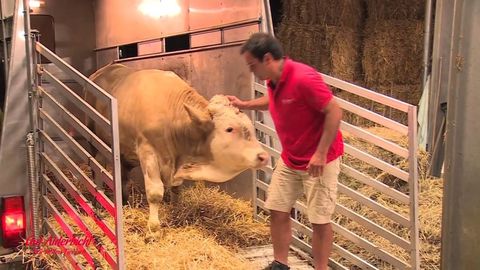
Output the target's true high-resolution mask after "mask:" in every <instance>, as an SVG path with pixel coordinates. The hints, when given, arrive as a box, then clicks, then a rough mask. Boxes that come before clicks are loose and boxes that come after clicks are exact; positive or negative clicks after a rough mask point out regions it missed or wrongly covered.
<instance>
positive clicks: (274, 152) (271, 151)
mask: <svg viewBox="0 0 480 270" xmlns="http://www.w3.org/2000/svg"><path fill="white" fill-rule="evenodd" d="M260 144H261V145H262V147H263V149H265V151H267V152H268V154H270V155H271V156H273V157H275V158H280V152H279V151H278V150H276V149H273V148H271V147H270V146H268V145H266V144H264V143H260Z"/></svg>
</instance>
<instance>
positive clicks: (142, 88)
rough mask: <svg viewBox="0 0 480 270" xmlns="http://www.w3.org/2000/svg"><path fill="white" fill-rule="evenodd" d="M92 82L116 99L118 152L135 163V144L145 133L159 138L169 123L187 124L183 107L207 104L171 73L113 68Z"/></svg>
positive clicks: (201, 106)
mask: <svg viewBox="0 0 480 270" xmlns="http://www.w3.org/2000/svg"><path fill="white" fill-rule="evenodd" d="M94 75H95V74H94ZM92 77H94V76H93V75H92ZM93 81H94V82H95V83H97V84H98V85H99V86H101V87H102V88H104V89H105V90H106V91H108V92H109V93H110V94H111V95H112V96H114V97H115V98H116V99H117V104H118V118H119V129H120V145H121V151H122V154H123V155H124V156H125V157H126V158H127V159H130V160H133V159H135V156H136V154H135V151H136V150H135V149H136V143H137V142H138V139H139V138H141V136H142V134H144V132H145V131H149V132H151V131H152V130H153V132H155V133H158V136H156V137H162V135H161V134H160V133H161V132H163V131H165V130H166V129H168V127H167V126H168V125H169V124H171V123H172V122H176V123H179V122H180V123H182V122H187V121H188V122H189V121H190V119H189V118H188V114H187V113H186V111H185V109H184V106H183V104H184V103H187V104H189V105H193V106H194V107H199V108H205V107H206V106H207V103H208V102H207V101H206V100H205V98H203V97H202V96H200V95H199V94H198V93H197V92H196V91H195V90H193V89H192V88H191V87H190V86H189V85H188V84H187V83H186V82H185V81H183V80H182V79H181V78H180V77H178V76H177V75H176V74H175V73H173V72H170V71H162V70H139V71H134V70H132V69H130V68H128V67H125V66H114V67H111V68H109V69H107V70H105V71H104V72H102V74H99V75H98V76H95V77H94V78H93Z"/></svg>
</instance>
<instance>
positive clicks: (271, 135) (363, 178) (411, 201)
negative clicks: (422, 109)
mask: <svg viewBox="0 0 480 270" xmlns="http://www.w3.org/2000/svg"><path fill="white" fill-rule="evenodd" d="M264 3H265V5H264V9H265V10H269V5H268V0H265V1H264ZM265 10H264V11H263V16H262V17H263V20H262V23H261V30H262V31H264V32H270V33H271V34H273V32H272V30H271V29H272V26H271V18H270V16H269V14H268V13H267V12H266V11H265ZM320 75H321V76H322V78H323V79H324V81H325V83H326V84H328V85H330V86H332V87H335V88H338V89H342V90H344V91H347V92H350V93H352V94H355V95H358V96H361V97H363V98H366V99H369V100H372V101H375V102H378V103H380V104H383V105H386V106H389V107H391V108H395V109H397V110H399V111H402V112H405V113H407V114H408V125H407V126H405V125H403V124H401V123H398V122H396V121H393V120H391V119H389V118H386V117H384V116H382V115H379V114H376V113H374V112H372V111H369V110H367V109H365V108H362V107H360V106H358V105H355V104H353V103H350V102H347V101H345V100H342V99H339V98H335V100H336V101H337V102H338V103H339V105H340V107H341V108H342V109H344V110H347V111H350V112H352V113H354V114H356V115H359V116H362V117H364V118H367V119H369V120H371V121H373V122H376V123H378V124H380V125H383V126H385V127H387V128H389V129H392V130H395V131H398V132H400V133H401V134H402V135H406V136H407V137H408V149H406V148H404V147H402V146H400V145H397V144H395V143H393V142H390V141H387V140H385V139H383V138H381V137H379V136H376V135H374V134H371V133H369V132H368V131H366V130H364V129H362V128H360V127H356V126H353V125H351V124H349V123H346V122H343V121H342V123H341V127H340V129H341V130H342V131H347V132H349V133H350V134H352V135H353V136H355V137H358V138H361V139H363V140H365V141H367V142H369V143H372V144H374V145H376V146H378V147H381V148H383V149H385V150H387V151H390V152H392V153H394V154H396V155H398V156H400V157H402V158H405V159H407V160H408V161H409V168H408V172H406V171H403V170H401V169H399V168H397V167H395V166H392V165H390V164H388V163H387V162H385V161H383V160H381V159H378V158H376V157H373V156H371V155H369V154H368V153H365V152H363V151H362V150H359V149H357V148H355V147H353V146H351V145H348V144H345V153H347V154H349V155H351V156H353V157H355V158H357V159H360V160H362V161H364V162H366V163H369V164H370V165H372V166H374V167H376V168H379V169H381V170H383V171H385V172H386V173H388V174H390V175H393V176H395V177H397V178H398V179H401V180H402V181H405V182H408V185H409V192H408V194H405V193H403V192H400V191H399V190H396V189H394V188H392V187H390V186H388V185H385V184H383V183H382V182H380V181H377V180H375V179H372V178H371V177H369V176H367V175H365V174H363V173H361V172H359V171H357V170H356V169H354V168H351V167H350V166H348V165H345V164H342V165H341V171H342V173H344V174H346V175H348V176H350V177H352V178H355V179H356V180H358V181H359V182H361V183H363V184H365V185H369V186H371V187H373V188H375V189H377V190H378V191H379V192H382V193H384V194H386V195H389V196H390V197H392V198H393V199H395V200H396V201H398V202H399V203H403V204H406V205H408V206H409V209H410V211H409V218H405V217H404V216H402V215H400V214H399V213H397V212H395V211H393V210H391V209H388V208H386V207H384V206H382V205H380V204H379V203H377V202H375V201H373V200H371V199H370V198H368V197H366V196H364V195H363V194H361V193H359V192H357V191H355V190H353V189H351V188H349V187H347V186H345V185H343V184H341V183H339V186H338V191H339V192H340V193H342V194H344V195H346V196H348V197H350V198H351V199H352V200H355V201H357V202H359V203H360V204H362V205H364V206H366V207H369V208H370V209H371V210H372V211H375V212H377V213H379V214H382V215H383V216H385V217H388V218H390V219H391V220H392V221H394V222H396V223H398V224H400V225H402V226H404V227H406V228H408V229H409V230H410V239H412V240H411V241H409V240H407V239H404V238H402V237H400V236H398V235H396V234H395V233H393V232H390V231H389V230H388V229H386V228H383V227H382V226H380V225H378V224H375V223H374V222H373V221H371V220H369V219H367V218H366V217H363V216H362V215H360V214H357V213H355V212H354V211H352V210H350V209H349V208H347V207H345V206H342V205H341V204H338V203H337V206H336V213H338V214H340V215H343V216H345V217H347V218H349V219H351V220H353V221H355V222H357V223H358V224H360V225H362V226H363V227H364V228H365V229H367V230H370V231H372V232H375V233H376V234H378V235H379V236H380V237H382V238H384V239H386V240H388V241H390V242H391V243H392V244H394V245H397V246H398V247H400V248H402V249H404V250H405V251H407V252H409V253H410V260H409V262H405V261H403V260H402V259H400V258H397V257H395V256H393V255H392V254H389V253H388V252H386V251H384V250H383V249H382V248H381V247H379V246H378V245H376V244H373V243H371V242H370V241H368V240H367V239H365V238H363V237H361V236H359V235H357V234H355V233H354V232H352V231H349V230H348V229H347V228H345V227H343V226H341V225H339V224H337V223H335V222H332V225H333V229H334V231H335V232H336V233H338V234H339V235H341V236H342V237H344V238H345V239H347V240H349V241H351V242H353V243H355V244H356V245H357V246H358V247H360V248H363V249H365V250H366V251H368V252H370V253H372V254H374V255H376V256H377V257H378V258H379V259H381V260H383V261H385V262H387V263H389V264H391V265H392V266H394V267H395V268H398V269H420V257H419V224H418V195H419V194H418V171H417V112H416V107H415V106H413V105H410V104H408V103H405V102H402V101H399V100H396V99H393V98H391V97H388V96H385V95H382V94H379V93H377V92H374V91H371V90H368V89H366V88H363V87H359V86H356V85H354V84H351V83H348V82H345V81H342V80H339V79H336V78H333V77H331V76H328V75H325V74H320ZM252 81H253V84H252V91H253V95H254V96H261V95H265V94H267V93H266V92H267V88H266V86H265V84H264V83H263V84H260V83H257V82H255V80H254V79H253V80H252ZM265 117H266V115H265V114H264V113H262V112H257V113H256V115H255V123H254V125H255V128H256V130H257V135H258V137H259V140H260V141H261V142H262V143H263V147H264V148H265V149H266V151H267V152H269V153H270V154H271V156H272V157H273V159H274V160H276V159H278V158H280V152H279V150H278V149H277V148H278V147H275V143H273V142H274V141H278V137H277V135H276V133H275V130H274V127H273V126H269V125H268V124H266V123H265V122H264V119H265ZM273 167H274V162H273V161H272V163H271V165H270V166H267V167H266V168H265V169H262V171H263V173H257V179H254V182H255V185H254V200H253V207H254V215H255V216H256V218H260V216H259V212H260V211H267V212H268V210H267V209H265V207H264V200H262V199H261V198H260V197H259V195H260V193H259V191H262V193H263V192H266V191H267V189H268V183H267V182H268V179H267V178H268V177H267V175H271V174H272V172H273V169H272V168H273ZM294 212H295V213H298V212H300V213H306V207H305V205H304V204H303V203H301V202H297V203H296V204H295V206H294ZM292 222H293V228H294V229H295V230H297V231H298V232H301V233H303V234H305V235H307V236H310V237H311V235H312V229H311V228H309V227H308V226H305V225H304V224H301V223H300V222H299V221H298V220H296V219H294V218H292ZM293 244H294V245H295V246H297V247H298V248H300V249H302V250H304V251H305V252H308V253H309V254H312V247H311V246H310V245H309V244H308V243H306V242H305V241H303V240H301V239H299V238H298V237H297V236H295V235H293ZM333 250H334V251H335V253H337V254H338V255H340V256H341V257H343V258H344V259H347V260H348V261H350V262H351V263H353V264H354V265H356V266H358V267H360V268H362V269H377V268H376V267H375V266H373V265H372V264H371V263H369V262H368V261H366V260H364V259H362V258H361V257H360V256H358V255H356V254H353V253H352V252H350V251H348V250H346V249H344V248H342V247H340V246H339V245H337V244H335V243H334V246H333ZM330 266H331V267H333V268H334V269H346V267H345V266H343V265H342V264H341V263H339V262H336V261H334V260H332V259H330Z"/></svg>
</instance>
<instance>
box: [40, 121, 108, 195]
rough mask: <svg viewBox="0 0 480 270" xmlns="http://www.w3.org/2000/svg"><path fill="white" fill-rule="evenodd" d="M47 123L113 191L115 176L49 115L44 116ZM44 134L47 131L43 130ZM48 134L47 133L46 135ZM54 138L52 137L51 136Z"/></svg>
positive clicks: (96, 176)
mask: <svg viewBox="0 0 480 270" xmlns="http://www.w3.org/2000/svg"><path fill="white" fill-rule="evenodd" d="M44 116H45V117H46V118H48V119H49V120H47V122H48V123H49V124H50V127H51V128H52V129H53V130H54V132H55V133H56V134H57V135H58V136H60V138H62V139H63V141H64V142H66V143H67V144H68V146H69V147H71V148H72V149H73V153H75V154H76V155H77V157H79V158H80V159H82V160H83V161H84V162H86V163H87V164H88V165H89V166H90V168H91V169H92V170H93V172H94V173H95V178H98V179H101V180H102V181H103V182H104V183H105V184H106V185H107V186H108V187H109V188H110V189H111V190H113V176H112V175H111V174H110V172H108V170H107V169H105V168H104V167H103V166H102V165H100V163H99V162H98V161H97V160H96V159H95V158H94V157H93V156H91V155H90V153H88V152H87V151H86V150H85V149H84V148H83V147H82V146H81V145H80V144H79V143H78V142H77V141H76V140H75V139H74V138H73V137H72V136H70V135H69V134H68V133H67V132H66V131H65V130H64V129H63V128H61V127H60V125H58V123H56V122H55V121H54V120H53V119H52V118H51V117H50V116H49V115H44ZM40 132H44V133H45V130H41V131H40ZM45 134H46V133H45ZM50 138H52V136H50Z"/></svg>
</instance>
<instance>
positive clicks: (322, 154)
mask: <svg viewBox="0 0 480 270" xmlns="http://www.w3.org/2000/svg"><path fill="white" fill-rule="evenodd" d="M322 112H323V113H324V114H325V122H324V126H323V133H322V137H321V139H320V142H319V144H318V146H317V150H316V151H315V153H314V154H313V156H312V158H311V159H310V162H309V163H308V166H307V170H308V173H309V174H310V175H311V176H314V177H317V176H319V175H322V174H323V168H324V167H325V165H326V164H327V153H328V150H329V148H330V145H331V144H332V142H333V141H334V140H335V137H336V136H337V132H338V128H339V127H340V121H341V120H342V109H341V108H340V106H339V105H338V103H337V102H336V101H335V99H332V100H330V102H328V104H327V106H325V108H324V109H323V110H322Z"/></svg>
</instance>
